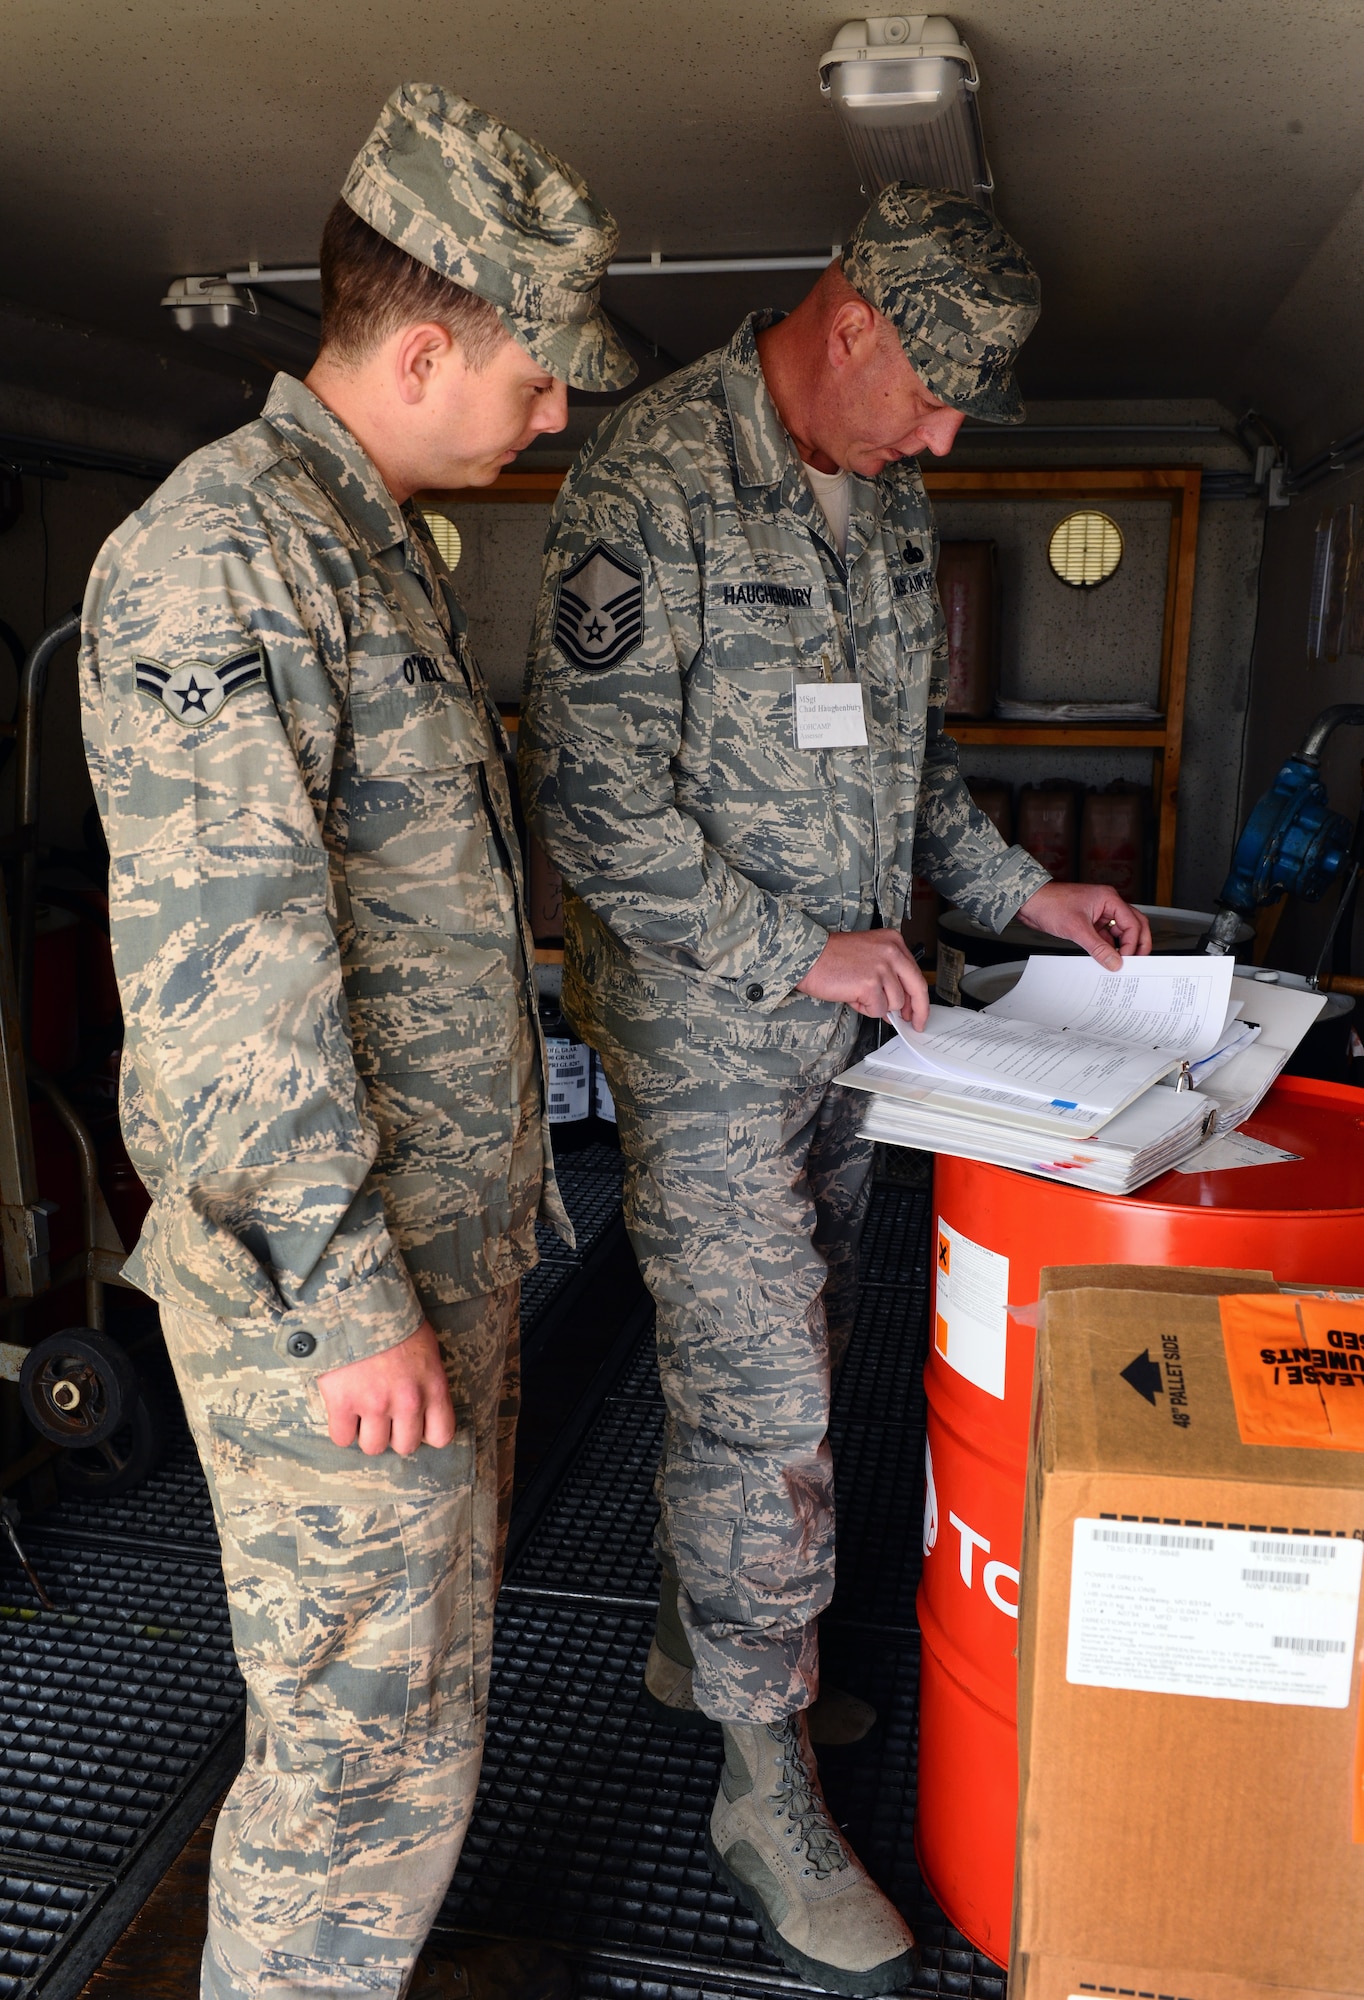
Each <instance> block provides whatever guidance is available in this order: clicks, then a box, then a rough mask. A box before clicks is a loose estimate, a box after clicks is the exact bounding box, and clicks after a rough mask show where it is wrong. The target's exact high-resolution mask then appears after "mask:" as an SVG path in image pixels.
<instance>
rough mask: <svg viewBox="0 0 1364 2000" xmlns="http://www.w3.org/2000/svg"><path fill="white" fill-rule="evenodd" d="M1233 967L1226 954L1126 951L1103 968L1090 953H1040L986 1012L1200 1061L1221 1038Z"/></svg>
mask: <svg viewBox="0 0 1364 2000" xmlns="http://www.w3.org/2000/svg"><path fill="white" fill-rule="evenodd" d="M1234 970H1235V968H1234V966H1233V964H1232V961H1231V959H1230V958H1213V957H1208V958H1198V957H1188V958H1178V957H1173V956H1168V957H1152V958H1126V959H1124V960H1123V965H1122V970H1121V972H1105V970H1104V968H1103V967H1102V966H1101V965H1099V964H1098V963H1097V961H1096V960H1094V959H1092V958H1066V957H1061V956H1059V955H1053V954H1051V953H1037V954H1035V955H1034V956H1033V957H1032V958H1030V959H1029V960H1028V962H1027V964H1026V966H1025V967H1024V969H1023V975H1022V977H1021V978H1020V980H1019V982H1018V984H1017V986H1015V987H1014V989H1013V991H1012V992H1011V993H1006V994H1005V995H1004V996H1003V998H1002V999H999V1000H995V1001H993V1002H992V1003H991V1004H990V1006H988V1007H987V1008H986V1009H985V1012H986V1013H987V1014H989V1015H991V1016H993V1018H994V1019H996V1020H999V1021H1030V1022H1032V1023H1033V1024H1034V1025H1035V1026H1037V1027H1041V1028H1054V1029H1061V1030H1064V1031H1066V1032H1068V1033H1080V1034H1085V1035H1100V1036H1104V1037H1107V1038H1111V1039H1113V1040H1115V1041H1120V1042H1130V1043H1140V1044H1141V1045H1142V1046H1143V1047H1146V1048H1160V1049H1169V1050H1170V1051H1171V1052H1172V1053H1173V1054H1175V1055H1177V1056H1180V1057H1184V1058H1187V1059H1188V1060H1190V1061H1197V1060H1198V1059H1199V1058H1200V1057H1201V1056H1206V1055H1210V1054H1211V1053H1212V1051H1213V1050H1214V1049H1215V1048H1216V1047H1217V1044H1218V1042H1219V1041H1220V1040H1221V1039H1222V1034H1223V1030H1224V1028H1225V1027H1226V1024H1227V1014H1228V1009H1229V1007H1230V1005H1231V980H1232V973H1233V971H1234Z"/></svg>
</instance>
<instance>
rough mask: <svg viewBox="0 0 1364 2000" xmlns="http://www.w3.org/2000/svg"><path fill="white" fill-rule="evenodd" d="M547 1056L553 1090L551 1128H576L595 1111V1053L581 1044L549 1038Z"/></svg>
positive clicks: (551, 1089) (550, 1115) (550, 1094)
mask: <svg viewBox="0 0 1364 2000" xmlns="http://www.w3.org/2000/svg"><path fill="white" fill-rule="evenodd" d="M545 1056H546V1059H547V1062H548V1067H549V1075H548V1077H547V1078H546V1082H547V1084H548V1086H549V1090H548V1095H549V1122H550V1124H551V1125H576V1124H577V1123H578V1121H579V1119H581V1118H586V1116H587V1114H588V1112H589V1111H590V1110H591V1109H592V1104H591V1098H590V1095H589V1085H588V1076H589V1073H590V1070H591V1063H592V1055H591V1051H590V1050H589V1049H587V1048H585V1047H584V1046H583V1044H582V1043H581V1042H570V1041H568V1040H566V1039H564V1038H563V1037H561V1036H558V1035H546V1036H545Z"/></svg>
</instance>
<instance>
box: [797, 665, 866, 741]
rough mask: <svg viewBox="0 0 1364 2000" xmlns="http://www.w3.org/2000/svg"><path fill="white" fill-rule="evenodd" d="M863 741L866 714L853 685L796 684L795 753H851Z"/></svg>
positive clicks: (821, 682)
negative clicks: (813, 751)
mask: <svg viewBox="0 0 1364 2000" xmlns="http://www.w3.org/2000/svg"><path fill="white" fill-rule="evenodd" d="M866 740H867V717H866V711H865V710H864V709H863V707H862V689H861V687H860V686H859V685H858V683H857V682H856V681H798V682H797V683H796V748H797V749H798V750H853V749H857V748H858V747H859V746H861V745H863V744H865V743H866Z"/></svg>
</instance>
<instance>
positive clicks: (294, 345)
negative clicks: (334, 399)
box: [161, 276, 320, 375]
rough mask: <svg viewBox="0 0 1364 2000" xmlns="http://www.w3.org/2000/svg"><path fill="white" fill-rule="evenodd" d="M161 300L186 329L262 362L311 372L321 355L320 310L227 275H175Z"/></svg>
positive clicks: (177, 321) (296, 371)
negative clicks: (313, 310) (233, 280)
mask: <svg viewBox="0 0 1364 2000" xmlns="http://www.w3.org/2000/svg"><path fill="white" fill-rule="evenodd" d="M161 303H162V305H163V306H164V307H165V308H166V309H167V311H168V312H170V313H171V314H172V315H173V316H174V319H175V324H176V325H177V326H178V327H179V328H180V331H181V332H182V333H192V334H194V335H196V336H197V337H198V338H199V339H200V340H206V341H208V342H210V344H211V345H213V346H215V347H221V348H225V349H226V350H227V351H228V352H229V353H232V354H247V355H249V356H250V357H251V359H252V360H253V361H256V362H259V363H260V365H261V366H262V367H263V368H268V369H272V370H273V369H276V368H284V369H287V370H288V371H289V373H291V374H294V375H306V374H307V372H308V370H309V369H310V368H311V367H312V365H313V362H314V360H315V359H316V358H317V340H318V332H319V325H320V322H319V320H318V317H317V314H316V313H310V312H305V311H304V310H303V308H302V307H301V306H295V305H291V304H290V303H289V302H288V301H287V300H285V299H274V298H271V297H270V295H269V294H268V293H266V292H257V291H254V290H253V289H252V288H251V286H249V285H234V284H229V282H228V281H227V279H226V278H223V277H211V276H210V277H200V278H175V279H173V280H172V281H171V286H170V289H169V291H168V292H167V293H166V296H165V298H164V299H162V301H161Z"/></svg>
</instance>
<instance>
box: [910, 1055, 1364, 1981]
mask: <svg viewBox="0 0 1364 2000" xmlns="http://www.w3.org/2000/svg"><path fill="white" fill-rule="evenodd" d="M1241 1129H1242V1130H1243V1131H1245V1132H1247V1133H1249V1134H1250V1135H1251V1136H1252V1137H1253V1138H1256V1139H1262V1140H1264V1141H1265V1142H1266V1143H1267V1144H1269V1145H1271V1146H1278V1147H1281V1148H1282V1149H1283V1151H1285V1152H1288V1153H1297V1154H1300V1155H1301V1158H1300V1159H1299V1160H1297V1161H1293V1162H1289V1161H1284V1162H1281V1163H1275V1164H1273V1165H1269V1166H1264V1167H1238V1168H1235V1169H1231V1170H1224V1171H1223V1172H1221V1173H1207V1174H1176V1173H1170V1174H1164V1175H1162V1176H1161V1178H1160V1179H1159V1180H1157V1181H1153V1182H1151V1183H1150V1185H1149V1186H1147V1187H1145V1188H1142V1189H1141V1190H1140V1192H1139V1193H1137V1194H1135V1195H1126V1196H1116V1195H1104V1194H1090V1193H1088V1192H1086V1191H1085V1190H1084V1189H1082V1188H1074V1187H1063V1186H1060V1185H1058V1184H1056V1183H1053V1182H1051V1181H1044V1180H1039V1179H1036V1178H1034V1177H1033V1176H1031V1175H1028V1174H1020V1173H1014V1172H1011V1171H1010V1170H1009V1169H1007V1168H1004V1167H987V1166H979V1165H976V1164H975V1163H973V1162H972V1161H969V1160H955V1159H948V1158H946V1157H945V1156H941V1155H940V1156H939V1157H938V1159H937V1162H936V1165H935V1170H934V1187H933V1192H934V1220H935V1231H934V1241H935V1253H936V1254H935V1258H934V1262H935V1269H934V1285H933V1305H932V1338H931V1340H930V1343H929V1357H928V1365H927V1368H926V1370H925V1375H924V1385H925V1389H926V1392H927V1398H928V1448H927V1474H928V1477H927V1491H926V1504H925V1509H924V1567H923V1580H922V1582H921V1583H920V1585H919V1596H918V1610H919V1625H920V1628H921V1631H922V1633H923V1654H922V1669H921V1674H922V1678H921V1690H920V1713H919V1803H918V1820H917V1824H916V1827H915V1845H916V1848H917V1850H918V1856H919V1865H920V1867H921V1869H922V1871H923V1875H924V1879H925V1880H926V1882H927V1883H928V1886H929V1888H930V1889H931V1890H932V1892H933V1894H934V1895H935V1896H936V1898H937V1900H938V1901H939V1903H941V1905H942V1907H943V1909H944V1910H945V1911H946V1913H947V1915H948V1917H949V1918H950V1920H951V1921H952V1923H954V1924H955V1925H956V1927H957V1929H958V1930H960V1931H962V1932H963V1933H964V1934H965V1935H966V1937H968V1938H969V1939H970V1941H971V1943H972V1944H974V1945H975V1946H977V1948H978V1949H979V1950H981V1951H983V1952H985V1953H986V1955H987V1956H988V1957H990V1958H993V1959H995V1960H996V1961H998V1962H999V1963H1000V1964H1003V1963H1004V1962H1005V1960H1006V1959H1007V1957H1008V1952H1009V1924H1010V1918H1011V1914H1012V1903H1013V1877H1014V1822H1015V1819H1016V1817H1017V1812H1018V1741H1017V1714H1018V1708H1017V1685H1018V1684H1017V1673H1018V1666H1017V1658H1016V1653H1015V1643H1016V1635H1017V1631H1018V1622H1017V1620H1018V1568H1019V1555H1020V1545H1021V1542H1022V1535H1023V1489H1024V1479H1025V1476H1026V1471H1027V1460H1028V1421H1029V1411H1030V1405H1031V1398H1032V1370H1033V1346H1034V1334H1033V1329H1032V1326H1031V1325H1030V1324H1029V1323H1028V1322H1027V1321H1026V1320H1019V1319H1016V1318H1012V1317H1009V1316H1007V1315H1006V1313H1005V1312H1004V1310H1003V1305H1004V1300H1005V1298H1006V1296H1007V1301H1008V1304H1009V1305H1011V1306H1029V1305H1031V1304H1032V1303H1033V1302H1034V1301H1035V1300H1036V1298H1037V1292H1038V1279H1039V1275H1040V1273H1041V1270H1042V1267H1043V1266H1044V1265H1047V1264H1167V1265H1168V1264H1193V1265H1198V1264H1204V1265H1227V1266H1231V1267H1232V1268H1242V1269H1253V1270H1271V1271H1273V1273H1274V1275H1275V1277H1276V1278H1277V1279H1278V1280H1279V1282H1280V1283H1281V1284H1284V1283H1291V1282H1293V1281H1294V1280H1296V1281H1298V1282H1299V1283H1303V1284H1307V1283H1312V1284H1340V1285H1349V1286H1361V1285H1364V1090H1354V1089H1351V1088H1349V1087H1348V1086H1346V1085H1344V1084H1335V1083H1318V1082H1316V1081H1314V1080H1312V1079H1310V1078H1306V1077H1283V1078H1281V1079H1280V1080H1279V1082H1278V1083H1277V1084H1276V1085H1275V1087H1274V1089H1273V1090H1272V1091H1271V1092H1270V1094H1269V1095H1268V1097H1267V1098H1266V1099H1265V1101H1264V1103H1263V1104H1262V1105H1261V1106H1260V1108H1259V1110H1258V1111H1257V1112H1256V1113H1255V1115H1254V1117H1253V1118H1251V1119H1249V1120H1248V1121H1247V1122H1246V1124H1245V1125H1244V1126H1243V1127H1242V1128H1241ZM954 1364H955V1365H954ZM963 1370H964V1371H965V1372H963Z"/></svg>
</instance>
